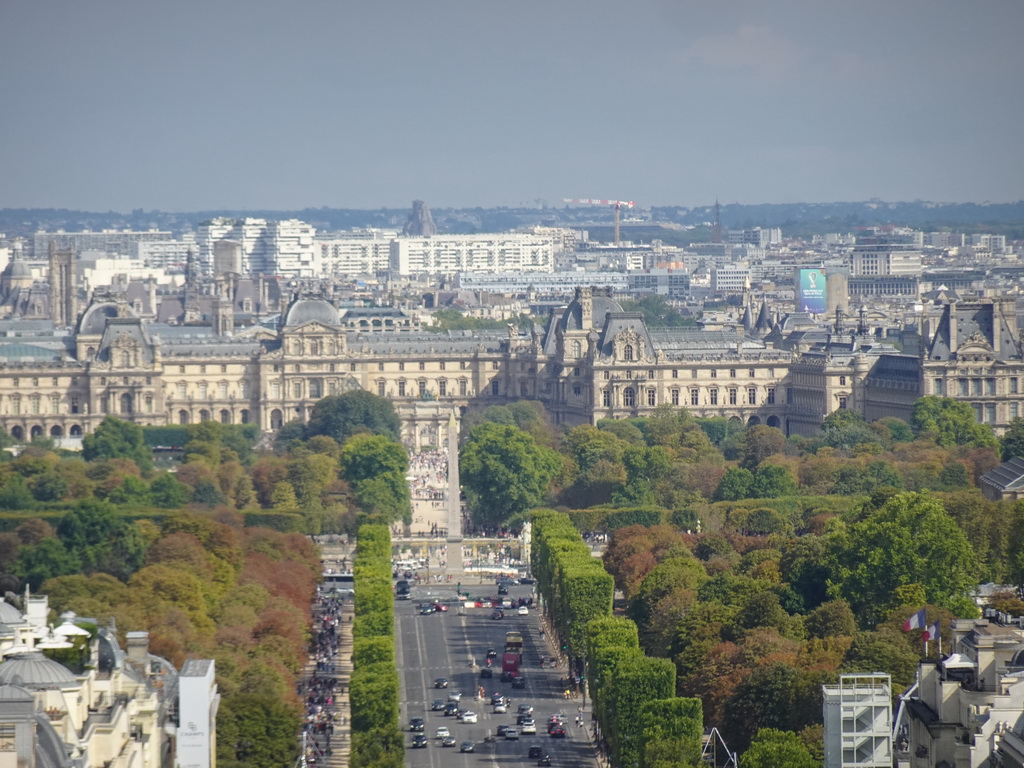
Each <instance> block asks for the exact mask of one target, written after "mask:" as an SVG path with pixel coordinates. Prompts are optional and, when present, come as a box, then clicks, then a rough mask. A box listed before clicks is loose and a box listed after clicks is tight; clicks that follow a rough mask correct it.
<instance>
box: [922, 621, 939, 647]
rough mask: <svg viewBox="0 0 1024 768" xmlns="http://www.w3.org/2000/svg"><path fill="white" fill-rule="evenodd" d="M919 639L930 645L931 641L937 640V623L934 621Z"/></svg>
mask: <svg viewBox="0 0 1024 768" xmlns="http://www.w3.org/2000/svg"><path fill="white" fill-rule="evenodd" d="M921 639H922V640H924V641H925V642H926V643H930V642H932V641H933V640H938V639H939V622H938V621H936V622H935V623H934V624H931V625H929V626H928V628H927V629H925V631H924V633H923V634H922V635H921Z"/></svg>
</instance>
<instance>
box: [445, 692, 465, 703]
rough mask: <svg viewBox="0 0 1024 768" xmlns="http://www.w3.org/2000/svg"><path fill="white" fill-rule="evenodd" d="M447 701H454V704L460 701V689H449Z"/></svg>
mask: <svg viewBox="0 0 1024 768" xmlns="http://www.w3.org/2000/svg"><path fill="white" fill-rule="evenodd" d="M448 701H454V702H455V703H456V704H458V703H459V702H460V701H462V691H449V692H448Z"/></svg>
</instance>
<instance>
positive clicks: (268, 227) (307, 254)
mask: <svg viewBox="0 0 1024 768" xmlns="http://www.w3.org/2000/svg"><path fill="white" fill-rule="evenodd" d="M315 236H316V229H315V228H314V227H313V226H311V225H310V224H307V223H306V222H304V221H298V220H297V219H288V220H286V221H268V220H267V219H251V218H246V219H227V218H217V219H211V220H209V221H205V222H203V223H202V224H200V225H199V227H198V228H197V230H196V245H197V246H198V248H199V254H198V255H199V261H200V263H201V264H202V265H203V268H204V270H206V271H207V272H209V271H211V270H213V268H214V259H215V244H216V243H218V242H221V241H224V240H228V241H232V242H233V243H237V245H238V247H239V248H240V249H241V259H240V261H241V274H245V275H257V274H263V275H283V276H286V277H307V278H308V277H320V275H321V274H322V265H321V261H320V258H321V254H320V250H319V249H318V248H317V247H316V246H315V243H314V238H315Z"/></svg>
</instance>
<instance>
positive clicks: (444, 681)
mask: <svg viewBox="0 0 1024 768" xmlns="http://www.w3.org/2000/svg"><path fill="white" fill-rule="evenodd" d="M434 687H435V688H447V687H448V678H447V677H435V678H434Z"/></svg>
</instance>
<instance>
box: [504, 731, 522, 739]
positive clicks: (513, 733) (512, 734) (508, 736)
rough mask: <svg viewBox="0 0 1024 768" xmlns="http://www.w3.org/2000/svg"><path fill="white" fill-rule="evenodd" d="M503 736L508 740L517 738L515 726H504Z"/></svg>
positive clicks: (517, 733)
mask: <svg viewBox="0 0 1024 768" xmlns="http://www.w3.org/2000/svg"><path fill="white" fill-rule="evenodd" d="M505 738H506V739H508V740H509V741H515V740H516V739H518V738H519V731H518V730H517V729H515V728H506V729H505Z"/></svg>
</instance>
